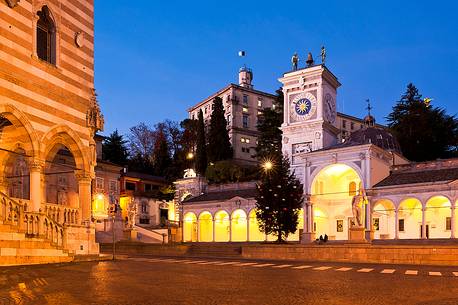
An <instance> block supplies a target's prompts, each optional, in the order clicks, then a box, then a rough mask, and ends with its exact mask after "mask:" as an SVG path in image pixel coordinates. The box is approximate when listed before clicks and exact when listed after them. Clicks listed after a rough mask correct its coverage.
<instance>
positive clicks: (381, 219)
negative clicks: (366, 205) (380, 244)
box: [372, 199, 396, 239]
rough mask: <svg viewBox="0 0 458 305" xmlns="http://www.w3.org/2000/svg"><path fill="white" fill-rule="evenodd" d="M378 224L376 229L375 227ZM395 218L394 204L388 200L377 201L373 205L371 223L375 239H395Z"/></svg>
mask: <svg viewBox="0 0 458 305" xmlns="http://www.w3.org/2000/svg"><path fill="white" fill-rule="evenodd" d="M376 221H377V222H378V228H377V227H376ZM395 222H396V216H395V206H394V203H393V202H391V201H389V200H385V199H382V200H378V201H377V202H375V204H374V209H373V212H372V223H373V227H372V229H373V230H374V238H375V239H393V238H395V237H396V223H395Z"/></svg>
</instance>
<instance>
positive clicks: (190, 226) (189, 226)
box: [183, 212, 197, 242]
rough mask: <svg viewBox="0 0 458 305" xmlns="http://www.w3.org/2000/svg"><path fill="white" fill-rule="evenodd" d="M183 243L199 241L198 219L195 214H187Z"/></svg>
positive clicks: (184, 221)
mask: <svg viewBox="0 0 458 305" xmlns="http://www.w3.org/2000/svg"><path fill="white" fill-rule="evenodd" d="M183 241H185V242H196V241H197V217H196V214H194V213H191V212H189V213H186V214H185V215H184V219H183Z"/></svg>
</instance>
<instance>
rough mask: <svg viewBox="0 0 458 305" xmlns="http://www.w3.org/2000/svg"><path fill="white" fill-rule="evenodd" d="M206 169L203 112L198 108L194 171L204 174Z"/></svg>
mask: <svg viewBox="0 0 458 305" xmlns="http://www.w3.org/2000/svg"><path fill="white" fill-rule="evenodd" d="M206 169H207V145H206V141H205V125H204V114H203V112H202V110H199V122H198V126H197V144H196V172H197V173H198V174H200V175H204V174H205V170H206Z"/></svg>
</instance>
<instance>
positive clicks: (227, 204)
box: [176, 63, 458, 243]
mask: <svg viewBox="0 0 458 305" xmlns="http://www.w3.org/2000/svg"><path fill="white" fill-rule="evenodd" d="M280 82H281V83H282V84H283V93H284V96H285V99H284V123H283V125H282V131H283V148H282V149H283V153H284V154H285V155H287V156H288V157H289V159H290V162H291V168H292V170H293V171H294V173H295V175H296V177H297V178H298V179H299V180H300V181H301V183H302V184H303V186H304V198H305V200H304V205H303V207H302V209H301V221H300V222H299V225H298V231H297V232H296V233H295V234H293V235H292V236H290V237H289V240H300V241H301V242H303V243H309V242H312V241H314V240H315V239H316V238H318V237H319V236H324V235H327V236H328V238H329V239H330V240H353V241H355V240H357V241H358V242H364V241H371V240H381V239H426V238H455V236H456V215H455V206H456V205H457V203H458V160H457V159H452V160H443V161H435V162H425V163H410V162H409V161H408V160H406V159H405V158H404V157H403V156H402V152H401V149H400V147H399V145H398V143H397V141H396V139H395V138H394V137H393V136H392V135H391V134H390V133H389V132H388V131H386V130H385V129H384V128H383V127H381V126H380V125H377V124H376V123H375V119H374V117H372V116H371V115H370V113H369V114H368V115H367V116H366V117H365V118H364V119H363V120H358V119H356V118H354V117H350V116H347V115H342V114H339V113H337V102H336V101H337V89H338V87H339V86H340V83H339V81H338V80H337V78H336V77H335V76H334V75H333V74H332V72H331V71H330V70H329V69H328V68H327V67H326V66H325V65H324V64H313V63H312V64H310V65H308V66H307V67H305V68H303V69H299V70H295V71H291V72H287V73H285V74H284V75H283V77H281V78H280ZM344 120H345V122H346V123H345V126H343V124H344V123H343V122H344ZM352 125H353V128H352ZM343 127H345V128H347V127H348V128H347V129H346V131H348V134H347V133H346V134H343V132H342V130H343ZM273 167H275V164H273ZM198 180H199V178H188V179H183V180H180V181H178V182H177V184H176V185H177V200H178V201H183V203H182V204H181V209H182V215H183V240H184V241H187V242H191V241H192V242H194V241H199V242H200V241H202V242H203V241H207V242H212V241H215V242H221V241H260V240H265V239H266V238H267V239H269V237H266V236H264V235H263V234H262V233H260V232H256V228H257V226H256V225H255V224H256V221H255V219H254V218H253V217H255V213H254V210H253V209H254V207H255V202H254V199H253V198H254V194H253V192H254V189H251V190H247V189H245V190H244V189H243V188H241V189H232V190H228V188H229V189H230V188H231V186H226V187H221V186H219V188H220V189H218V187H212V186H207V185H206V184H205V182H204V181H200V180H199V181H198ZM232 187H234V186H232ZM363 191H364V192H365V193H366V195H367V196H366V197H365V198H364V200H361V201H359V203H358V204H357V205H356V206H355V207H354V206H352V201H353V198H354V197H355V196H356V195H357V194H359V193H362V192H363ZM355 210H357V211H359V212H360V217H359V220H360V221H361V226H359V225H356V224H355V218H354V213H355V212H354V211H355ZM355 232H356V233H358V232H359V233H358V234H359V235H357V234H356V233H355ZM355 236H357V238H355Z"/></svg>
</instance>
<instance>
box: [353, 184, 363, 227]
mask: <svg viewBox="0 0 458 305" xmlns="http://www.w3.org/2000/svg"><path fill="white" fill-rule="evenodd" d="M365 198H366V192H365V191H364V189H361V190H359V191H358V194H356V195H355V196H353V199H352V200H351V209H352V212H353V226H354V227H357V228H361V227H362V226H363V222H362V219H361V215H362V207H361V206H362V204H363V203H364V201H365Z"/></svg>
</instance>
